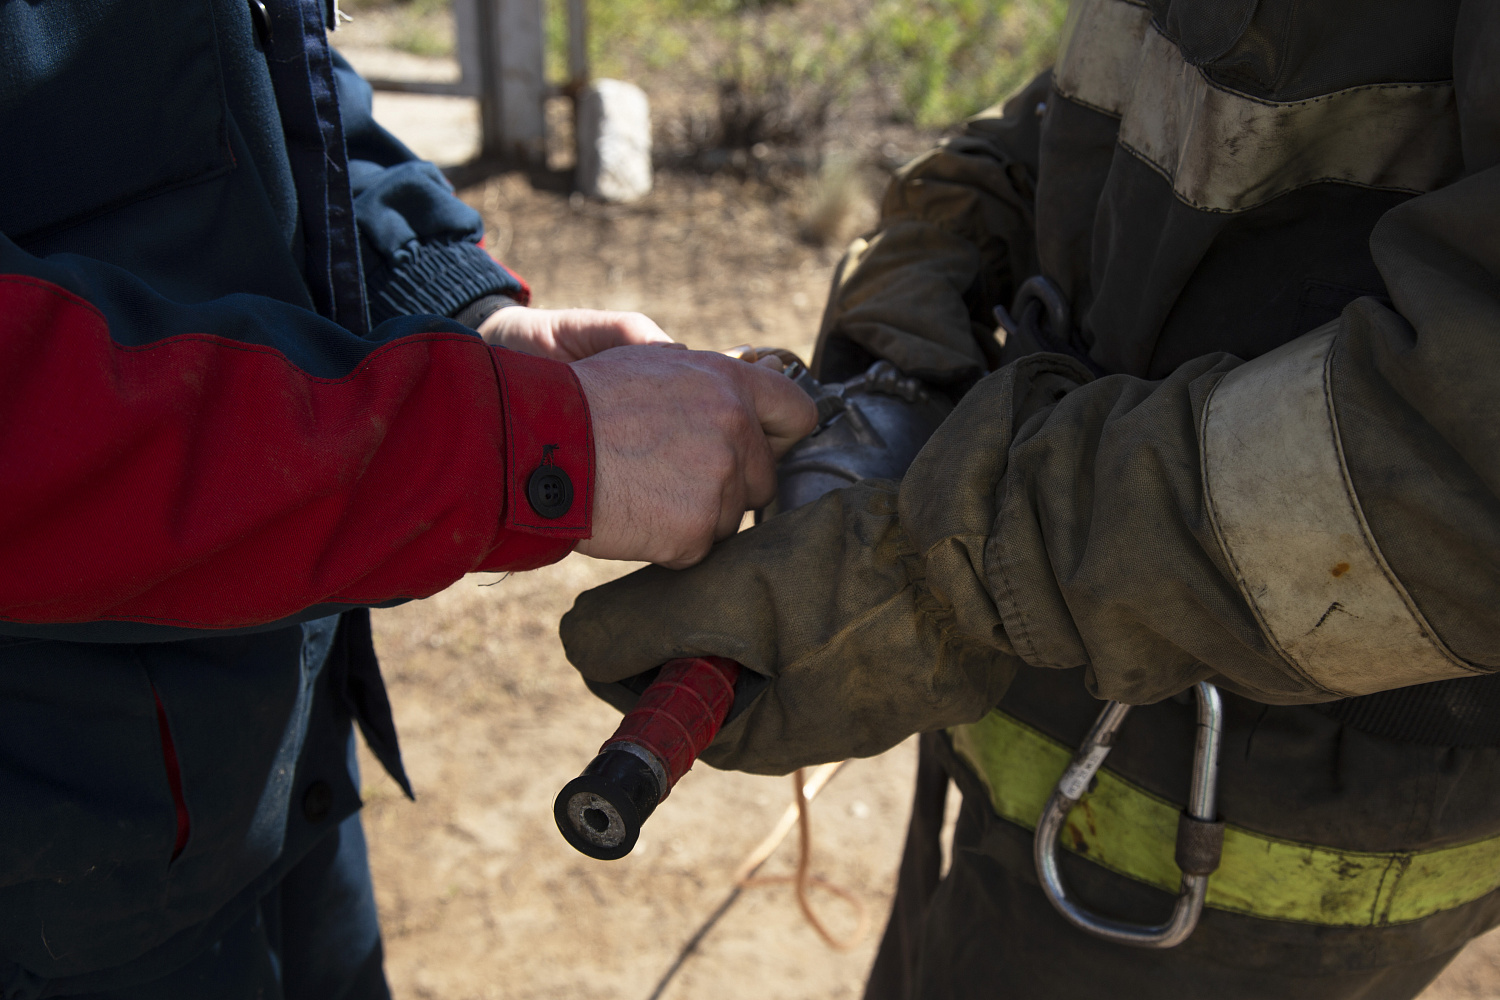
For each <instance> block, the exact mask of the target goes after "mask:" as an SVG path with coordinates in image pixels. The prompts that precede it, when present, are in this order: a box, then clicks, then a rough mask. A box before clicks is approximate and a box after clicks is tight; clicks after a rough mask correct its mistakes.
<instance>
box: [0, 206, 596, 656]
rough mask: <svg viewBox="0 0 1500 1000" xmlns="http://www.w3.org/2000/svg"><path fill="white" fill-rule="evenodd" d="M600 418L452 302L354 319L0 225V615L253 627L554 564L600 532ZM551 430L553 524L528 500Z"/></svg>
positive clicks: (546, 366) (567, 385)
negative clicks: (560, 491)
mask: <svg viewBox="0 0 1500 1000" xmlns="http://www.w3.org/2000/svg"><path fill="white" fill-rule="evenodd" d="M591 433H592V432H591V426H590V423H589V416H588V407H587V402H586V401H585V399H584V397H583V393H582V390H581V388H580V387H579V385H578V381H577V379H576V377H575V376H574V375H573V373H572V370H571V369H569V368H568V366H567V365H564V364H561V363H559V362H554V361H548V360H546V359H542V358H532V357H528V356H525V355H520V354H516V353H514V352H511V351H506V350H503V349H501V348H491V347H488V346H487V345H486V344H485V343H484V342H483V341H482V340H480V339H479V337H478V336H477V335H476V334H474V333H473V332H472V331H470V330H467V329H465V328H463V327H461V326H459V325H458V324H456V323H453V322H451V321H449V320H444V319H440V318H437V317H433V316H426V317H421V316H418V317H411V318H406V319H393V320H390V321H388V322H386V323H384V324H382V325H380V326H379V327H377V328H376V329H375V331H374V332H373V333H372V334H371V336H369V337H359V336H356V335H354V334H353V333H350V332H349V331H348V330H346V329H344V328H342V327H340V326H338V325H337V324H335V323H333V322H330V321H328V320H325V319H323V318H321V317H319V316H317V315H316V314H314V313H312V312H310V311H308V310H305V309H302V308H299V307H297V306H295V305H291V304H288V303H284V302H280V301H277V300H275V299H271V298H267V297H263V296H256V295H243V294H239V295H229V296H224V297H222V298H217V299H211V300H209V301H206V302H199V303H192V304H187V303H182V302H177V301H174V300H172V299H169V298H166V297H165V296H163V295H160V294H158V293H157V292H155V291H153V290H152V289H151V288H150V287H149V286H147V285H146V284H145V283H143V282H142V281H140V280H139V279H137V278H136V277H134V276H133V275H131V274H130V273H128V272H126V271H124V270H122V269H120V268H117V267H113V266H111V265H108V264H104V263H102V262H100V261H97V260H93V259H90V258H87V257H82V256H79V255H75V254H54V255H51V256H47V257H37V256H34V255H31V254H28V253H26V252H24V251H22V250H21V249H19V248H18V247H17V246H16V245H15V244H14V243H12V242H11V241H9V240H8V239H6V238H4V237H3V236H0V566H3V567H4V572H3V573H0V632H9V633H13V634H15V633H17V632H19V633H20V634H32V633H28V632H27V629H26V627H27V626H60V625H68V626H72V625H79V624H85V623H96V622H135V623H147V624H153V625H159V626H163V627H171V628H187V629H227V628H242V627H248V626H259V625H263V624H266V623H270V622H275V621H277V620H280V619H284V618H287V617H288V616H291V615H296V614H298V613H300V612H303V611H304V610H305V609H308V608H314V609H316V608H318V607H319V606H330V605H331V606H334V608H333V609H336V607H337V606H339V605H345V606H347V605H361V604H375V603H383V602H387V601H392V600H399V599H402V598H411V597H422V596H426V595H428V594H431V593H434V592H436V591H437V590H440V589H442V588H443V587H445V586H447V585H448V584H449V583H451V582H452V581H453V580H455V579H457V578H458V577H459V576H461V575H463V574H464V573H467V572H470V571H473V570H482V569H522V568H530V567H532V566H537V565H542V564H544V563H547V562H551V561H554V560H556V559H559V558H561V557H562V556H563V555H565V554H566V553H567V552H568V551H569V550H570V549H571V548H572V546H573V544H574V543H575V542H576V541H577V540H578V539H579V538H584V537H587V536H588V533H589V524H590V512H591V509H592V479H593V476H592V465H593V444H592V437H591ZM546 446H555V447H553V448H552V449H550V450H551V452H552V456H551V460H552V461H553V463H554V464H557V465H559V466H561V467H562V468H564V469H565V470H566V471H567V472H568V473H569V475H570V476H571V477H572V480H573V483H574V486H575V499H574V503H573V505H572V507H571V508H570V510H569V511H568V512H567V513H566V514H565V515H564V516H562V517H559V518H556V519H553V520H546V519H543V518H540V517H538V516H537V515H536V514H535V513H534V512H533V511H532V510H531V508H530V507H529V506H528V504H527V502H526V499H525V485H526V477H527V476H528V475H530V473H531V472H532V471H533V470H535V469H536V468H537V466H538V465H540V464H541V463H542V460H543V457H544V454H545V452H544V448H545V447H546ZM328 611H329V609H328V608H326V607H325V610H323V612H322V613H324V614H326V613H328ZM46 634H49V635H55V634H58V633H56V632H48V633H46ZM72 634H73V633H64V635H65V637H66V636H68V635H72ZM79 637H87V636H86V635H84V634H82V633H79Z"/></svg>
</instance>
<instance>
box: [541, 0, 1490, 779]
mask: <svg viewBox="0 0 1500 1000" xmlns="http://www.w3.org/2000/svg"><path fill="white" fill-rule="evenodd" d="M1497 51H1500V15H1497V14H1496V13H1494V12H1493V11H1492V10H1490V9H1488V8H1480V7H1478V6H1476V5H1469V6H1467V7H1466V8H1465V13H1464V23H1462V24H1461V25H1460V31H1459V46H1458V58H1457V60H1456V70H1457V84H1456V89H1457V95H1458V96H1457V99H1458V101H1459V107H1460V113H1461V116H1462V123H1463V153H1464V157H1465V164H1466V168H1467V169H1466V173H1465V176H1464V177H1463V178H1462V179H1460V180H1459V181H1457V182H1456V183H1453V184H1451V185H1449V186H1448V187H1445V188H1443V189H1441V190H1438V191H1435V192H1432V193H1430V194H1426V195H1423V196H1420V197H1417V198H1413V199H1411V200H1409V201H1407V202H1405V203H1403V204H1402V205H1400V206H1399V207H1397V208H1395V209H1393V210H1391V211H1390V212H1388V213H1387V215H1386V216H1385V217H1384V218H1383V219H1382V220H1381V222H1380V223H1379V224H1378V226H1377V227H1376V229H1375V232H1374V234H1373V237H1372V241H1371V245H1372V250H1373V254H1374V258H1375V262H1376V265H1377V266H1378V267H1379V269H1380V272H1381V275H1382V277H1383V279H1384V280H1385V282H1386V285H1387V288H1388V289H1389V293H1390V304H1389V305H1387V304H1384V303H1382V302H1380V301H1378V300H1375V299H1372V298H1365V299H1360V300H1357V301H1356V302H1354V303H1353V304H1352V305H1350V306H1349V307H1348V308H1346V309H1345V310H1344V312H1343V314H1342V316H1341V317H1340V318H1339V319H1338V320H1337V321H1335V322H1333V323H1331V324H1329V325H1327V326H1324V327H1321V328H1319V329H1317V330H1314V331H1312V332H1310V333H1308V334H1306V335H1305V336H1303V337H1301V338H1299V339H1297V340H1295V341H1293V342H1291V343H1290V344H1287V345H1286V346H1285V347H1282V348H1280V349H1278V350H1276V351H1273V352H1271V353H1269V354H1266V355H1263V356H1261V357H1259V358H1257V359H1255V360H1254V361H1251V362H1249V363H1242V362H1240V361H1239V360H1237V359H1235V358H1232V357H1228V356H1223V355H1219V356H1211V357H1205V358H1201V359H1199V360H1196V361H1194V362H1191V363H1189V364H1186V365H1184V366H1182V367H1181V368H1179V369H1178V370H1177V371H1175V372H1174V373H1173V374H1172V375H1171V376H1169V377H1168V378H1166V379H1164V380H1161V381H1159V382H1148V381H1144V380H1140V379H1136V378H1131V377H1126V376H1111V377H1107V378H1101V379H1097V380H1090V378H1089V376H1088V374H1087V373H1086V372H1084V371H1083V370H1082V369H1081V368H1080V367H1079V366H1078V365H1077V364H1076V363H1074V362H1072V361H1070V360H1067V359H1063V358H1061V357H1058V356H1053V355H1037V356H1033V357H1031V358H1027V359H1023V360H1022V361H1020V362H1018V363H1017V364H1014V365H1011V366H1009V367H1007V368H1005V369H1002V370H1001V371H999V372H997V373H995V374H993V375H991V376H989V377H987V378H985V379H983V380H981V381H980V382H979V383H978V385H977V386H976V387H975V388H974V389H973V390H972V391H970V392H969V393H968V394H967V395H966V396H965V397H964V399H963V400H962V402H961V403H960V405H959V406H958V408H957V409H956V410H955V412H954V414H953V415H952V417H950V419H949V420H948V422H947V423H946V424H945V425H944V426H943V427H942V428H941V429H940V430H939V432H938V433H937V435H936V436H935V437H934V438H933V439H932V441H931V442H930V443H929V444H928V446H927V447H926V449H924V451H923V452H922V454H921V455H920V456H919V457H918V459H917V461H916V463H915V464H914V465H913V466H912V468H911V470H910V471H909V472H908V473H907V475H906V477H905V479H904V480H903V481H902V482H901V483H900V484H899V486H897V485H896V484H890V483H868V484H864V485H862V486H859V487H856V488H853V489H849V490H843V491H839V492H838V493H835V494H831V495H830V496H828V497H826V498H825V499H824V500H822V501H820V502H819V503H817V504H814V505H811V506H810V507H808V508H805V509H803V510H799V511H794V512H791V513H790V514H787V515H783V516H781V517H778V518H776V519H773V520H772V521H771V522H769V523H768V524H767V525H765V526H763V527H761V528H757V529H755V530H753V531H750V532H746V533H744V534H742V535H740V536H737V537H735V538H733V539H731V540H729V541H728V542H726V543H724V544H723V545H722V546H721V547H720V549H719V550H718V551H716V552H715V553H714V554H713V555H712V556H711V557H710V558H709V559H708V560H706V561H705V562H704V563H702V564H701V565H700V566H698V567H696V568H694V569H692V570H688V571H685V572H682V573H679V574H669V573H667V572H665V571H661V570H647V571H644V572H643V573H641V574H637V575H636V576H634V577H627V578H625V579H624V580H621V581H617V582H615V583H613V584H610V585H608V586H606V587H604V588H600V589H599V590H596V591H593V592H590V593H588V594H585V595H583V596H582V597H581V598H580V599H579V601H578V603H577V605H576V606H575V608H574V610H573V611H572V612H571V613H570V615H569V616H568V618H567V619H565V621H564V629H563V636H564V641H565V643H566V646H567V650H568V654H569V656H570V658H571V659H572V660H573V662H574V663H575V664H577V665H578V666H579V667H580V669H581V670H582V671H583V672H584V674H585V675H586V676H587V677H589V678H590V679H591V680H593V681H595V682H610V681H616V680H619V679H621V678H624V677H628V676H630V675H632V674H634V673H638V672H640V671H642V670H644V669H647V668H648V667H650V666H653V665H655V664H656V663H659V662H660V661H661V660H663V659H665V658H667V657H668V656H671V655H676V654H681V653H718V654H722V655H729V656H735V657H738V658H740V659H741V661H742V662H744V663H745V664H746V665H747V666H749V667H751V668H752V669H754V670H756V671H758V672H761V673H764V674H766V675H768V676H770V677H771V678H772V683H771V684H770V685H769V687H768V688H767V690H766V691H764V692H763V693H761V694H760V695H759V696H758V698H757V700H756V701H755V702H754V703H752V704H751V705H750V706H749V707H748V708H747V709H746V710H745V711H744V712H743V713H742V714H741V715H740V716H738V717H737V718H736V719H735V720H734V721H733V722H732V723H731V724H730V725H729V726H728V727H726V729H725V731H724V732H723V733H722V734H721V736H720V740H719V742H718V744H716V746H715V747H714V748H713V750H712V752H711V754H710V756H709V757H708V758H707V759H709V760H711V761H712V762H715V763H719V764H722V765H728V766H735V767H743V768H747V769H751V770H765V771H775V770H784V769H786V768H788V767H792V766H796V765H798V764H803V763H808V762H810V761H814V760H824V759H832V758H835V757H839V756H842V755H847V754H866V753H873V752H876V751H878V750H880V749H883V748H884V747H886V746H889V745H891V744H893V743H894V742H896V741H897V740H899V739H900V738H902V737H903V736H905V735H906V734H907V733H910V732H912V731H917V730H928V729H934V728H938V727H941V726H946V725H951V724H955V723H960V722H965V721H970V720H973V719H975V718H977V717H978V716H979V715H980V714H982V713H983V712H984V711H985V710H986V709H987V708H988V706H990V705H992V704H993V703H994V702H995V700H996V699H997V698H998V696H999V694H1000V693H1002V692H1003V691H1004V688H1005V685H1006V683H1007V682H1008V680H1009V678H1010V677H1011V676H1013V674H1014V671H1015V670H1017V669H1020V668H1022V667H1023V666H1030V667H1040V668H1048V667H1075V666H1085V667H1087V671H1088V674H1087V675H1088V679H1089V684H1090V685H1091V688H1092V689H1093V690H1094V691H1095V693H1097V694H1098V695H1099V696H1101V697H1107V698H1118V699H1122V700H1125V701H1128V702H1136V703H1141V702H1150V701H1153V700H1157V699H1160V698H1163V697H1166V696H1169V695H1171V694H1173V693H1175V692H1177V691H1180V690H1183V689H1184V688H1186V687H1187V686H1188V685H1190V684H1191V683H1193V682H1195V681H1197V680H1199V679H1212V680H1214V681H1216V682H1218V683H1220V684H1223V685H1225V686H1226V687H1228V688H1230V689H1232V690H1235V691H1238V692H1241V693H1244V694H1247V695H1249V696H1251V697H1255V698H1258V699H1261V700H1264V701H1268V702H1273V703H1274V702H1282V703H1297V702H1310V701H1320V700H1328V699H1333V698H1338V697H1342V696H1347V695H1356V694H1364V693H1369V692H1374V691H1380V690H1386V689H1390V688H1395V687H1402V686H1406V685H1411V684H1418V683H1422V682H1425V681H1433V680H1439V679H1443V678H1450V677H1459V676H1464V675H1467V674H1470V673H1477V672H1485V671H1490V670H1493V669H1496V668H1497V667H1500V619H1497V616H1496V615H1495V614H1494V608H1495V607H1496V605H1497V601H1500V430H1497V428H1500V393H1497V392H1496V387H1497V386H1500V229H1497V227H1496V226H1495V225H1494V219H1495V218H1497V217H1500V127H1497V119H1496V111H1495V109H1496V108H1497V107H1500V100H1497V98H1500V89H1497V88H1500V84H1497V78H1496V77H1495V75H1494V71H1493V68H1492V67H1493V66H1494V65H1495V59H1494V54H1495V53H1496V52H1497Z"/></svg>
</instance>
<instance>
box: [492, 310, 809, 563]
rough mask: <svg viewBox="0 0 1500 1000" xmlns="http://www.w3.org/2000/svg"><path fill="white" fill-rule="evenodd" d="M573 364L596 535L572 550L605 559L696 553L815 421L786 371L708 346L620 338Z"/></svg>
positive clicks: (728, 524)
mask: <svg viewBox="0 0 1500 1000" xmlns="http://www.w3.org/2000/svg"><path fill="white" fill-rule="evenodd" d="M505 311H506V312H511V311H514V310H505ZM573 371H574V372H575V373H576V374H577V376H578V381H579V383H580V384H581V385H582V387H583V392H584V395H585V396H586V397H587V398H588V403H589V414H590V418H591V420H592V422H593V430H594V512H593V537H592V538H590V539H588V540H586V541H584V542H580V543H579V545H578V551H580V552H582V553H584V554H585V555H590V556H595V557H597V558H601V559H641V560H645V561H648V562H654V563H659V564H661V565H663V566H666V567H669V568H672V569H681V568H683V567H686V566H691V565H692V564H693V563H696V562H698V561H699V560H700V559H702V558H703V557H704V556H705V555H706V554H707V553H708V550H709V548H710V546H712V545H713V543H714V542H715V541H716V540H718V539H721V538H727V537H728V536H729V535H732V534H734V532H735V531H736V530H737V529H738V528H739V524H740V519H741V518H742V517H743V516H744V513H745V511H746V510H748V509H751V508H755V507H761V506H764V505H765V504H766V503H769V502H770V500H771V498H772V497H773V496H774V494H775V491H776V459H778V458H779V457H780V456H781V455H783V454H785V452H786V450H787V449H788V448H790V447H791V446H792V445H793V444H794V443H795V442H797V441H798V440H800V439H801V438H803V437H805V436H806V435H807V434H809V433H811V432H812V429H813V427H814V426H815V425H816V423H817V411H816V408H815V407H814V406H813V402H812V400H811V399H810V398H808V396H807V394H806V393H805V392H803V391H802V390H801V389H799V388H798V387H797V386H796V385H795V384H794V383H793V382H792V381H791V380H789V379H788V378H786V376H784V375H782V374H780V373H779V372H777V371H775V370H773V369H771V368H769V367H766V366H763V365H753V364H746V363H745V362H743V361H739V360H736V359H734V358H729V357H725V356H724V355H721V354H715V353H712V352H708V351H688V350H677V351H663V350H659V349H655V348H652V347H644V346H634V347H618V348H615V349H613V350H608V351H604V352H602V353H599V354H596V355H593V356H591V357H588V358H585V359H584V360H581V361H578V362H576V363H574V365H573Z"/></svg>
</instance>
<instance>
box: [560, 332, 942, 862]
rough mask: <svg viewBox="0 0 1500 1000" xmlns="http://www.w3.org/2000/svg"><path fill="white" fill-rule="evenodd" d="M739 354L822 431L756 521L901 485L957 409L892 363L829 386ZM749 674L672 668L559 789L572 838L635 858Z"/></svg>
mask: <svg viewBox="0 0 1500 1000" xmlns="http://www.w3.org/2000/svg"><path fill="white" fill-rule="evenodd" d="M737 356H738V357H740V358H741V359H742V360H745V361H749V362H751V363H768V362H769V359H770V358H773V357H774V358H775V359H776V361H774V362H769V363H771V364H773V365H775V364H780V366H781V368H782V371H783V373H784V374H785V375H786V376H787V377H788V378H790V379H792V380H793V381H794V382H796V383H797V384H798V385H799V386H801V387H802V389H803V390H804V391H806V392H807V394H808V395H809V396H811V397H812V399H813V402H814V403H815V404H816V405H817V408H818V426H817V429H816V430H814V431H813V433H812V434H811V435H809V436H808V437H807V438H805V439H804V440H803V441H801V442H799V443H798V444H797V445H796V446H794V447H793V449H792V450H791V451H789V452H788V453H787V455H786V457H785V458H783V459H782V461H781V463H780V466H779V467H778V470H777V492H776V499H775V501H773V503H772V505H771V506H770V507H768V508H767V509H766V510H765V511H762V512H759V514H758V517H759V516H772V515H774V514H775V513H777V512H779V511H784V510H790V509H792V508H794V507H800V506H802V505H803V504H805V503H809V502H811V501H813V500H816V499H817V498H818V497H820V496H822V495H823V494H825V493H827V492H829V491H830V490H833V489H837V488H839V487H841V486H849V485H851V484H853V483H855V482H858V481H859V480H861V479H868V478H877V477H879V478H899V477H900V476H901V474H902V473H903V472H905V471H906V467H907V466H908V465H910V464H911V461H912V459H913V458H915V457H916V454H917V451H918V450H920V448H921V446H922V444H923V443H925V442H926V440H927V438H928V437H930V436H931V434H932V432H933V431H934V430H936V429H937V426H938V424H940V423H941V422H942V420H943V418H944V417H946V416H947V414H948V411H949V409H951V406H950V405H949V404H948V403H947V401H946V400H942V399H940V398H936V397H934V396H933V395H931V394H930V393H929V392H928V391H927V390H926V389H925V388H924V387H923V386H922V385H921V383H919V382H918V381H917V380H916V379H912V378H907V377H904V376H902V375H901V374H900V372H898V371H897V370H896V369H895V368H894V367H893V366H892V365H891V364H890V363H889V362H885V361H878V362H876V363H875V364H874V365H871V366H870V368H869V369H867V370H866V371H865V372H864V373H862V374H860V375H857V376H855V377H854V378H852V379H849V380H848V381H846V382H842V383H832V382H831V383H822V382H819V381H817V380H816V379H814V378H813V377H812V376H811V374H809V373H808V370H807V367H806V366H805V365H804V364H803V363H802V361H801V360H800V359H799V358H797V356H796V355H794V354H792V353H791V352H789V351H783V350H779V349H755V348H741V349H737ZM741 670H742V668H741V667H740V665H739V664H737V663H735V662H734V661H733V660H727V659H724V658H722V657H713V656H707V657H691V658H684V659H677V660H672V661H670V662H668V663H666V664H664V665H663V666H662V667H661V668H660V672H659V673H658V674H657V675H656V677H655V679H653V680H651V682H650V684H649V685H648V686H647V687H646V688H645V690H644V691H643V692H642V694H641V697H640V701H639V702H637V704H636V706H635V708H633V709H632V710H631V711H630V712H629V713H627V714H626V716H625V718H624V719H623V720H622V721H621V723H620V726H619V728H618V729H617V730H615V734H614V735H613V736H611V737H610V738H609V739H608V740H606V741H605V743H604V745H603V746H602V747H600V748H599V753H598V755H597V756H596V757H595V758H594V759H593V760H592V761H591V762H590V763H589V765H588V766H587V767H585V768H584V769H583V772H582V773H581V774H580V775H579V776H578V777H576V778H574V779H573V780H572V781H570V782H568V783H567V784H566V785H564V786H563V789H562V791H561V792H559V793H558V796H557V799H556V801H555V802H554V804H553V815H554V816H555V818H556V819H557V828H558V829H559V830H560V831H561V832H562V835H563V837H564V838H565V839H566V840H567V841H568V843H570V844H572V845H573V846H574V847H575V848H577V849H578V850H579V851H581V852H583V853H584V854H587V855H588V856H589V857H591V858H598V859H600V860H603V861H613V860H616V859H618V858H623V857H624V856H625V855H627V854H629V853H630V851H631V849H632V848H634V847H635V844H636V841H637V840H638V839H639V837H640V833H641V826H642V824H644V823H645V822H646V820H647V819H648V818H649V817H650V816H651V814H652V813H653V812H654V811H655V810H656V808H657V806H659V805H660V804H661V802H662V800H664V799H665V798H666V797H667V795H668V794H669V793H670V792H671V790H672V788H673V786H675V785H676V784H677V782H678V780H680V779H681V778H682V776H683V775H684V774H686V773H687V772H688V769H689V768H691V767H692V766H693V762H694V761H696V760H697V759H698V756H699V755H700V754H702V752H703V751H704V749H706V748H707V747H708V745H709V743H711V742H712V741H713V738H714V737H715V736H716V735H717V734H718V732H719V729H720V727H722V726H723V725H724V721H725V719H726V718H728V716H729V713H730V710H731V708H732V707H733V705H734V692H735V684H736V681H737V680H738V679H739V676H740V673H741ZM799 794H800V793H799Z"/></svg>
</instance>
